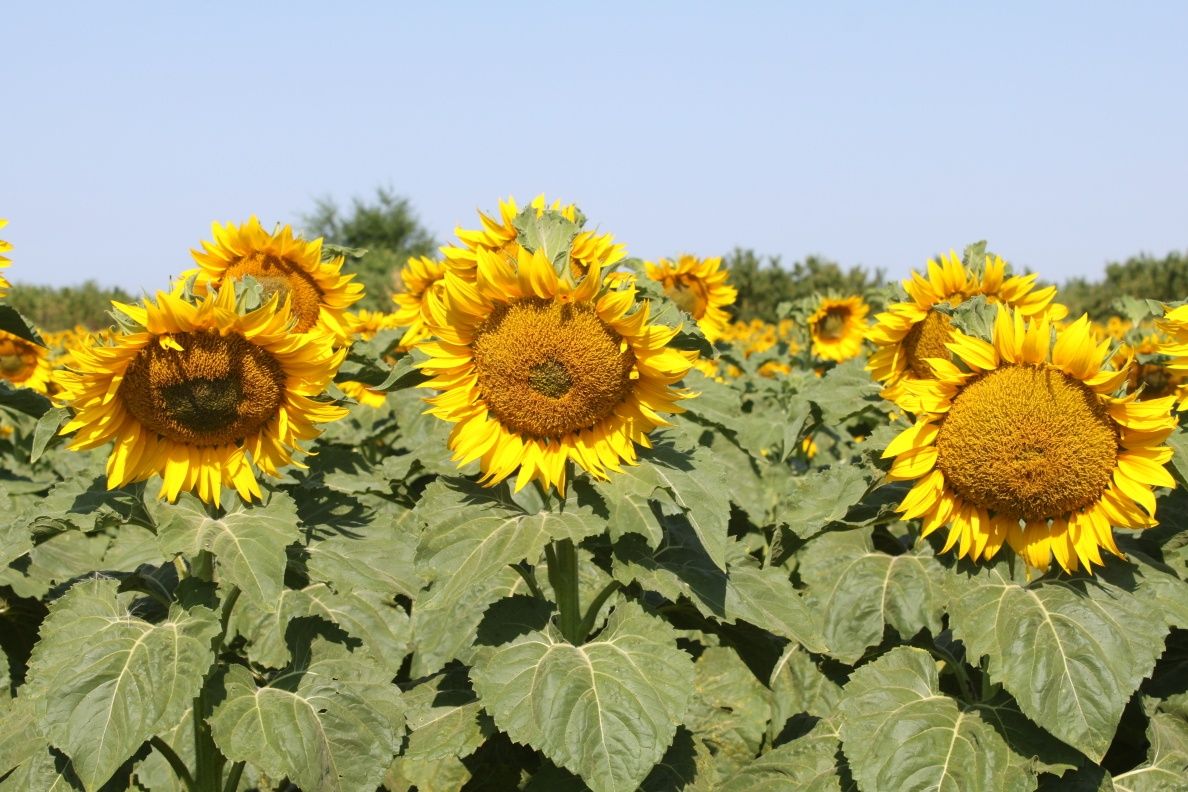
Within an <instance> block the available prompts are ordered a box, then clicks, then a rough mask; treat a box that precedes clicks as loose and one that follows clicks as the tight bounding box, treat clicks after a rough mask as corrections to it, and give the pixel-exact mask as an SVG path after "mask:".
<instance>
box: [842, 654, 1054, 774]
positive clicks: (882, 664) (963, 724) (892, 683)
mask: <svg viewBox="0 0 1188 792" xmlns="http://www.w3.org/2000/svg"><path fill="white" fill-rule="evenodd" d="M838 711H839V713H840V715H841V729H840V731H841V740H842V750H843V751H844V752H845V756H846V759H847V760H848V761H849V765H850V769H851V771H852V772H853V774H854V780H855V781H857V782H858V786H859V788H861V789H953V790H958V789H959V790H962V792H980V791H981V790H996V791H997V790H1002V791H1003V792H1007V791H1009V792H1015V790H1018V792H1027V791H1029V790H1032V789H1034V788H1035V782H1036V778H1035V772H1034V770H1033V769H1032V768H1031V767H1030V765H1029V764H1028V763H1027V762H1026V761H1025V760H1023V759H1022V757H1017V756H1015V755H1014V754H1013V753H1012V752H1011V751H1010V749H1009V747H1008V746H1007V744H1006V742H1005V741H1004V740H1003V739H1002V737H1001V736H1000V735H999V733H998V732H997V731H996V730H995V729H994V727H993V726H992V725H991V724H989V723H987V722H986V721H985V720H984V719H983V718H982V717H981V715H980V714H979V713H978V712H977V711H976V710H973V709H968V708H963V707H962V706H961V705H960V704H959V703H958V702H957V701H956V700H954V699H952V698H949V697H948V696H945V695H943V694H942V693H941V691H940V681H939V679H938V677H937V670H936V664H935V662H934V661H933V659H932V656H931V655H929V654H928V652H925V651H923V650H921V649H912V648H908V647H899V648H896V649H892V650H891V651H890V652H888V653H887V654H885V655H883V656H882V657H880V658H879V659H877V660H875V661H874V662H872V663H869V664H867V665H865V666H862V667H861V668H859V669H858V670H857V671H855V672H854V673H853V674H852V675H851V676H850V681H849V683H848V684H847V685H846V687H845V690H844V691H843V693H842V698H841V702H840V704H839V705H838Z"/></svg>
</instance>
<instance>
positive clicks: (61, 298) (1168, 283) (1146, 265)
mask: <svg viewBox="0 0 1188 792" xmlns="http://www.w3.org/2000/svg"><path fill="white" fill-rule="evenodd" d="M299 225H300V226H301V227H302V228H303V230H304V233H305V234H306V235H307V236H308V237H317V236H321V237H324V238H325V239H326V241H327V242H328V243H330V244H332V245H336V246H338V247H340V248H342V252H343V254H344V255H345V256H346V257H347V260H346V268H347V269H348V270H349V271H354V272H355V273H357V277H358V280H359V281H360V282H362V283H363V284H364V285H365V286H366V287H367V297H366V298H365V299H364V300H363V302H361V303H359V305H358V307H360V308H367V309H370V310H380V311H383V310H388V309H389V308H390V307H391V305H392V303H391V296H392V294H393V292H394V291H395V290H396V289H397V288H399V277H400V269H401V267H403V266H404V263H405V262H406V261H407V260H408V258H409V257H410V256H433V255H435V253H436V250H437V245H438V243H437V241H436V240H435V239H434V237H433V234H432V233H431V232H430V231H429V230H428V229H426V228H425V227H424V226H423V225H422V224H421V222H420V220H419V219H418V217H417V215H416V213H415V211H414V209H413V207H412V205H411V203H410V202H409V201H408V199H407V198H403V197H400V196H398V195H396V194H395V193H394V192H393V191H392V190H388V189H379V190H377V191H376V195H375V197H374V199H371V200H364V199H360V198H355V199H353V200H352V201H351V204H350V206H349V207H347V208H345V209H344V208H343V207H340V206H339V205H338V204H337V203H335V202H334V201H333V200H331V199H329V198H323V199H320V200H318V201H317V202H316V204H315V206H314V209H313V211H312V212H310V213H309V214H307V215H305V216H303V217H302V218H301V222H300V223H299ZM723 259H724V264H725V265H726V266H727V267H728V268H729V270H730V282H731V283H732V284H733V285H734V286H735V288H736V289H738V300H737V302H736V303H735V305H734V307H733V314H734V317H735V318H736V319H737V320H740V321H750V320H752V319H762V320H764V321H769V322H770V321H775V319H776V318H777V316H778V315H779V306H780V304H781V303H785V302H795V301H798V300H801V299H804V298H807V297H812V296H813V295H817V294H834V295H848V294H864V293H866V292H869V291H871V290H873V289H877V288H880V287H883V286H886V285H887V284H888V281H887V279H886V273H885V272H883V271H882V270H875V271H873V272H872V271H870V270H868V269H866V268H863V267H861V266H853V267H849V268H846V267H843V266H842V265H840V264H838V263H837V262H835V261H830V260H829V259H826V258H823V257H821V256H807V257H806V258H805V259H804V260H803V261H795V262H792V263H791V264H790V265H787V266H785V265H784V263H783V262H782V261H781V258H780V257H779V256H768V255H761V254H759V253H757V252H755V251H754V250H752V249H749V248H742V247H738V248H735V249H734V250H732V251H731V252H730V253H728V254H726V255H725V256H724V257H723ZM1120 295H1130V296H1132V297H1138V298H1140V299H1153V300H1164V301H1171V300H1182V299H1184V298H1185V297H1188V253H1180V252H1172V253H1169V254H1168V255H1166V256H1164V257H1162V258H1158V257H1155V256H1151V255H1148V254H1140V255H1137V256H1132V257H1131V258H1128V259H1127V260H1126V261H1123V262H1114V263H1111V264H1109V265H1107V266H1106V271H1105V275H1104V277H1103V278H1102V279H1101V280H1100V281H1092V280H1089V279H1087V278H1072V279H1070V280H1069V281H1068V282H1067V283H1065V284H1064V286H1063V287H1062V288H1061V291H1060V296H1059V297H1058V299H1059V300H1060V301H1061V302H1063V303H1064V304H1066V305H1067V306H1068V307H1069V311H1070V313H1071V314H1072V315H1073V316H1079V315H1080V314H1081V313H1082V312H1088V313H1089V315H1090V316H1091V317H1092V318H1094V319H1099V320H1104V319H1105V318H1107V317H1108V316H1110V315H1111V313H1113V311H1112V308H1111V306H1112V304H1113V302H1114V300H1115V299H1117V297H1119V296H1120ZM132 299H133V296H132V295H130V294H129V293H128V292H126V291H124V290H123V289H121V288H118V287H116V288H108V287H104V286H100V285H99V284H98V283H96V282H95V281H87V282H86V283H84V284H82V285H81V286H65V287H52V286H30V285H23V284H14V285H13V288H12V291H11V293H10V295H9V297H8V301H9V302H10V303H11V304H12V305H13V306H14V307H15V308H16V309H17V310H19V311H21V313H23V314H24V315H25V316H26V317H27V318H28V319H29V320H30V321H32V322H33V323H34V324H36V325H37V326H38V327H40V328H42V329H45V330H63V329H66V328H70V327H74V326H76V325H83V326H84V327H87V328H90V329H97V328H100V327H106V326H107V325H109V324H110V323H111V320H110V318H109V316H108V311H109V310H110V308H111V301H112V300H119V301H121V302H128V301H130V300H132Z"/></svg>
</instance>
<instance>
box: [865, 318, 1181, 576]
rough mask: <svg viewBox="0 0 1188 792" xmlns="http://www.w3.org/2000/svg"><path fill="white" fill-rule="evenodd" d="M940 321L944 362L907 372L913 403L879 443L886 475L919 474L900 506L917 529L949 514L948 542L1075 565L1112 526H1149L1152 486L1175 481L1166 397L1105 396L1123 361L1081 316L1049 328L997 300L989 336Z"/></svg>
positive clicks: (1108, 538)
mask: <svg viewBox="0 0 1188 792" xmlns="http://www.w3.org/2000/svg"><path fill="white" fill-rule="evenodd" d="M950 333H951V338H952V340H951V341H950V342H949V343H948V344H947V347H948V349H949V351H950V352H952V353H953V360H947V359H945V358H937V357H934V358H930V359H929V361H928V362H929V363H930V365H931V366H932V368H933V371H934V372H935V375H936V379H933V380H924V379H920V380H913V381H911V382H909V383H907V387H908V388H909V389H910V390H912V391H913V392H914V395H915V396H916V398H917V399H918V403H919V404H920V405H921V406H922V410H921V411H920V412H919V413H918V414H917V419H916V422H915V424H914V425H913V426H911V427H910V428H908V429H907V430H905V431H904V432H902V433H901V434H900V435H899V436H898V437H897V438H896V439H895V440H894V441H892V442H891V444H890V445H888V446H887V449H886V451H885V452H884V454H883V456H884V457H894V458H895V461H894V463H893V464H892V466H891V472H890V474H889V478H891V479H892V480H897V481H915V482H916V484H915V486H914V487H913V488H912V489H911V491H910V492H909V493H908V494H907V496H906V497H905V498H904V500H903V503H902V504H901V505H900V506H899V510H900V511H901V512H903V514H904V518H905V519H911V518H917V517H918V518H921V519H922V520H923V530H922V535H927V534H929V533H931V532H933V531H935V530H937V529H938V528H940V527H941V526H944V525H948V526H949V532H948V537H947V540H946V542H945V544H944V551H946V552H947V551H948V550H950V549H952V548H954V547H955V548H957V553H958V555H959V556H962V557H968V558H970V559H972V560H978V559H990V558H993V557H994V556H995V555H996V554H997V553H998V551H999V550H1000V549H1001V548H1002V546H1003V544H1009V545H1010V546H1011V547H1012V548H1013V549H1014V550H1015V552H1017V553H1018V554H1019V555H1021V556H1022V557H1023V558H1024V559H1025V560H1026V561H1027V563H1028V564H1029V565H1030V566H1031V567H1035V568H1037V569H1041V570H1047V568H1048V566H1049V565H1050V563H1051V560H1052V558H1055V559H1056V562H1057V563H1058V564H1059V565H1060V567H1061V568H1063V569H1064V570H1066V571H1073V570H1076V569H1078V568H1084V569H1086V570H1091V569H1092V567H1093V566H1094V565H1101V564H1102V558H1101V552H1100V549H1101V548H1103V547H1104V548H1105V549H1106V550H1108V551H1110V552H1112V553H1114V554H1115V555H1119V551H1118V548H1117V545H1116V544H1115V542H1114V538H1113V535H1112V532H1111V527H1118V528H1128V529H1138V528H1147V527H1150V526H1152V525H1154V524H1155V495H1154V493H1153V491H1152V490H1153V488H1154V487H1166V486H1172V485H1173V481H1172V478H1171V476H1170V475H1169V474H1168V473H1167V471H1166V470H1165V469H1164V467H1163V465H1164V463H1166V462H1167V461H1168V460H1169V459H1170V458H1171V454H1172V452H1171V449H1169V448H1168V447H1167V446H1164V445H1162V443H1163V441H1164V440H1165V439H1166V438H1167V436H1168V435H1169V434H1170V433H1171V432H1172V431H1173V429H1174V428H1175V426H1176V422H1175V420H1174V418H1172V416H1171V414H1170V410H1171V403H1172V397H1167V398H1163V399H1155V400H1151V401H1137V400H1136V399H1135V398H1134V395H1133V394H1131V395H1128V396H1120V397H1119V396H1114V395H1112V394H1114V393H1115V392H1116V391H1117V390H1118V388H1119V387H1120V386H1121V385H1122V384H1123V383H1124V382H1125V380H1126V377H1127V374H1128V372H1127V370H1126V368H1122V369H1121V370H1117V371H1114V370H1111V369H1109V368H1106V367H1105V364H1106V363H1107V362H1108V360H1109V357H1110V352H1109V346H1110V344H1109V342H1108V341H1105V342H1100V343H1098V342H1095V341H1094V339H1093V335H1092V331H1091V329H1090V325H1089V321H1088V318H1087V317H1084V316H1082V317H1081V318H1080V319H1078V320H1077V321H1075V322H1073V323H1072V324H1070V325H1068V326H1067V327H1065V328H1063V329H1061V330H1059V331H1057V332H1055V333H1053V331H1052V326H1051V323H1050V321H1049V319H1048V317H1047V316H1046V315H1043V314H1041V315H1040V316H1038V317H1033V318H1031V319H1030V320H1028V319H1025V318H1024V316H1023V314H1022V312H1020V311H1018V310H1012V309H1009V308H1006V307H1000V308H999V311H998V315H997V318H996V320H995V323H994V328H993V338H992V340H991V341H989V342H987V341H985V340H982V339H978V338H974V337H971V336H967V335H965V334H963V333H961V332H960V331H958V330H956V329H953V330H951V331H950ZM958 363H961V364H963V366H959V365H958Z"/></svg>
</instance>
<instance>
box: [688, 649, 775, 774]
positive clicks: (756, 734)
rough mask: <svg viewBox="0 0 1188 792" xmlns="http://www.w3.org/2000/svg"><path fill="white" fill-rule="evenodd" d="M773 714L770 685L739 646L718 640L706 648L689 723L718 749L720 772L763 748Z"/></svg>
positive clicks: (716, 763)
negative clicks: (727, 645)
mask: <svg viewBox="0 0 1188 792" xmlns="http://www.w3.org/2000/svg"><path fill="white" fill-rule="evenodd" d="M770 717H771V704H770V703H769V702H768V696H767V689H766V688H765V687H764V686H763V684H762V683H761V682H760V681H759V680H758V679H756V678H755V675H754V674H753V673H751V670H750V669H749V668H747V665H746V663H744V662H743V661H742V660H741V659H740V658H739V656H738V653H737V652H735V651H734V650H733V649H727V648H725V647H720V646H713V647H710V648H708V649H706V650H705V651H704V652H702V653H701V656H700V657H698V658H697V661H696V662H695V663H694V676H693V698H692V700H691V701H690V702H689V712H688V714H687V715H685V725H686V726H688V727H689V729H690V730H691V731H692V732H693V733H694V734H696V735H697V738H698V739H699V740H701V741H702V742H704V743H706V745H707V746H708V747H709V749H710V750H711V752H712V753H713V755H714V768H713V769H714V771H715V773H716V774H717V775H718V777H719V778H721V777H723V776H725V775H726V774H728V773H730V772H732V771H733V770H735V769H737V768H739V767H741V766H743V765H745V764H747V763H749V762H750V761H751V759H753V758H754V757H755V755H756V754H757V753H759V747H760V746H761V745H762V744H763V739H764V737H765V736H766V734H767V724H768V720H769V719H770Z"/></svg>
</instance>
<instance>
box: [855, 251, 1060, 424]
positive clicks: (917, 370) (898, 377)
mask: <svg viewBox="0 0 1188 792" xmlns="http://www.w3.org/2000/svg"><path fill="white" fill-rule="evenodd" d="M1005 275H1006V264H1005V262H1003V260H1002V258H1001V257H1000V256H990V255H987V256H986V264H985V268H984V271H983V272H982V273H981V274H980V275H979V274H978V273H977V272H976V271H972V270H967V269H966V267H965V266H964V265H963V264H962V263H961V259H959V258H958V257H957V254H956V253H955V252H953V251H950V252H949V255H947V256H944V255H942V256H941V257H940V262H939V263H938V262H937V261H935V260H934V259H929V260H928V277H927V278H925V277H924V276H923V275H921V274H920V273H919V272H917V271H916V270H912V277H911V278H910V279H908V280H905V281H903V282H902V283H903V288H904V291H906V292H907V295H908V300H907V301H906V302H899V303H895V304H893V305H891V306H890V307H889V308H888V309H887V311H885V312H884V313H880V314H878V315H876V316H875V320H876V321H875V324H874V326H873V327H871V328H870V331H869V333H868V334H867V337H868V338H869V339H870V340H871V341H873V342H874V344H875V346H876V347H877V348H876V350H875V352H874V354H872V355H871V356H870V360H869V361H868V362H867V365H866V368H867V370H868V371H870V372H871V374H872V376H873V377H874V378H875V379H876V380H877V381H879V382H881V383H883V385H884V390H883V397H884V398H886V399H889V400H891V401H894V402H897V403H899V404H900V406H901V407H903V408H905V409H907V410H909V411H911V412H914V411H915V409H914V408H916V407H918V405H915V404H912V403H911V399H910V397H909V396H907V389H906V388H905V387H904V383H905V382H907V381H911V380H917V379H928V378H930V377H931V376H932V369H931V368H930V367H929V365H928V362H927V361H928V359H929V358H933V357H937V358H942V359H944V360H952V354H951V353H950V351H949V349H948V347H947V346H946V345H947V344H948V343H949V335H948V330H949V326H950V324H949V317H948V316H946V315H945V314H943V313H940V312H939V311H937V310H936V309H935V306H936V305H937V304H938V303H948V304H949V305H953V306H956V305H960V304H961V303H963V302H965V301H966V300H968V299H971V298H973V297H975V296H977V295H979V294H980V295H982V296H984V297H985V298H986V300H987V302H990V303H1002V304H1004V305H1007V306H1009V307H1011V308H1014V309H1015V310H1017V311H1019V312H1020V313H1021V314H1022V315H1023V316H1025V317H1030V316H1037V315H1039V314H1041V313H1046V314H1047V315H1048V317H1049V318H1051V319H1053V320H1056V319H1063V318H1064V317H1065V316H1066V315H1067V314H1068V309H1067V308H1065V307H1064V306H1063V305H1060V304H1059V303H1053V302H1052V299H1053V298H1054V297H1055V296H1056V287H1055V286H1047V287H1045V288H1042V289H1036V288H1035V281H1036V278H1038V277H1039V276H1038V275H1037V274H1036V273H1032V274H1030V275H1015V276H1012V277H1010V278H1007V277H1005ZM905 399H906V400H907V401H905Z"/></svg>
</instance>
